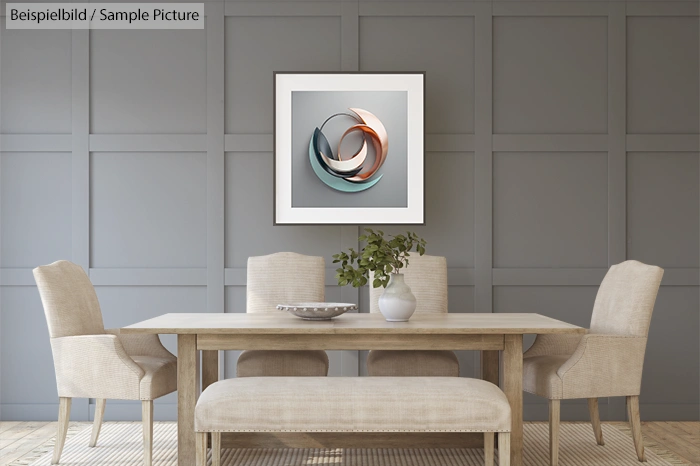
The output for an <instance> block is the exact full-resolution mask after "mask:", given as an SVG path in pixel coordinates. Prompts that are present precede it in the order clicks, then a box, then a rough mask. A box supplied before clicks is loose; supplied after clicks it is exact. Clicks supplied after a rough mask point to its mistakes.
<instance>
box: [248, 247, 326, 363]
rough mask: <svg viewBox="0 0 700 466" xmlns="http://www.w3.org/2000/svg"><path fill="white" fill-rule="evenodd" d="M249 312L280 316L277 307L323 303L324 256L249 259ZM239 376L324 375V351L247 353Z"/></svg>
mask: <svg viewBox="0 0 700 466" xmlns="http://www.w3.org/2000/svg"><path fill="white" fill-rule="evenodd" d="M247 275H248V278H247V288H246V312H249V313H254V312H255V313H258V312H259V313H262V312H266V313H281V312H283V311H280V310H278V309H277V308H276V306H277V305H278V304H285V303H294V302H323V300H324V299H325V283H326V269H325V260H324V259H323V257H316V256H305V255H303V254H297V253H294V252H278V253H275V254H270V255H267V256H257V257H249V258H248V273H247ZM236 375H237V376H238V377H264V376H325V375H328V355H327V354H326V352H325V351H323V350H310V351H266V350H246V351H243V352H242V353H241V355H240V357H239V358H238V364H237V370H236Z"/></svg>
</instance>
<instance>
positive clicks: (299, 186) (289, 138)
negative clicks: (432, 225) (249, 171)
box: [274, 73, 425, 225]
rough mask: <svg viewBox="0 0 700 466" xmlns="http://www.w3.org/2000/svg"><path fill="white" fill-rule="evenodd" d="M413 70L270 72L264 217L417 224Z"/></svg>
mask: <svg viewBox="0 0 700 466" xmlns="http://www.w3.org/2000/svg"><path fill="white" fill-rule="evenodd" d="M424 81H425V75H424V74H423V73H338V74H329V73H275V131H274V137H275V142H274V149H275V153H274V160H275V193H274V224H276V225H284V224H357V225H359V224H363V225H367V224H422V223H424V199H423V193H424V176H423V156H424V147H423V144H424V134H423V133H424V130H423V114H424V88H425V82H424Z"/></svg>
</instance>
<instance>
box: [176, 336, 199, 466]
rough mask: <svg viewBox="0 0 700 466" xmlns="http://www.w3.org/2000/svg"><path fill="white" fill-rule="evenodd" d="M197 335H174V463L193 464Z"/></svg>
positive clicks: (183, 465)
mask: <svg viewBox="0 0 700 466" xmlns="http://www.w3.org/2000/svg"><path fill="white" fill-rule="evenodd" d="M197 360H198V357H197V335H178V336H177V464H178V466H192V465H193V464H195V452H196V446H195V443H196V442H195V436H194V406H195V404H196V403H197V395H198V394H199V374H198V369H199V364H198V361H197Z"/></svg>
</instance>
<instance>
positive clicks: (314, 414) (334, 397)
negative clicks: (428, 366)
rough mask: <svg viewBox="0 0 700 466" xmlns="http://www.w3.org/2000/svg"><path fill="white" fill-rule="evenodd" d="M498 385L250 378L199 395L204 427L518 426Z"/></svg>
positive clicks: (448, 380) (451, 380)
mask: <svg viewBox="0 0 700 466" xmlns="http://www.w3.org/2000/svg"><path fill="white" fill-rule="evenodd" d="M510 428H511V411H510V405H509V404H508V400H507V399H506V396H505V394H504V393H503V392H502V391H501V390H500V389H499V388H498V387H497V386H496V385H494V384H492V383H490V382H486V381H483V380H477V379H466V378H458V377H404V378H402V379H401V381H400V382H399V381H398V380H397V379H396V378H395V377H245V378H235V379H227V380H221V381H219V382H216V383H214V384H212V385H210V386H209V387H208V388H207V389H206V390H204V392H203V393H202V395H201V396H200V397H199V401H198V402H197V407H196V409H195V430H196V431H198V432H290V431H301V432H510Z"/></svg>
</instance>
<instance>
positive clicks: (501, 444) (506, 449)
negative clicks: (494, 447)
mask: <svg viewBox="0 0 700 466" xmlns="http://www.w3.org/2000/svg"><path fill="white" fill-rule="evenodd" d="M498 466H510V432H499V433H498Z"/></svg>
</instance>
